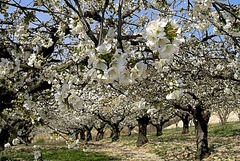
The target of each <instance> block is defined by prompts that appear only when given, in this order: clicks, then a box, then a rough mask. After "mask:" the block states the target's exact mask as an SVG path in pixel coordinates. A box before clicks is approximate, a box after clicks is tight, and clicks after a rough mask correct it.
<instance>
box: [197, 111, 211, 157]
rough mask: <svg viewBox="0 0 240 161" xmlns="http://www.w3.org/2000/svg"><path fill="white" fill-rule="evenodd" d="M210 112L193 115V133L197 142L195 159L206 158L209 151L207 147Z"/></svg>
mask: <svg viewBox="0 0 240 161" xmlns="http://www.w3.org/2000/svg"><path fill="white" fill-rule="evenodd" d="M209 118H210V112H205V113H204V112H201V113H196V117H195V122H194V123H195V135H196V143H197V153H196V160H198V161H200V160H202V159H204V158H207V157H208V156H209V155H210V154H211V152H210V150H209V148H208V121H209Z"/></svg>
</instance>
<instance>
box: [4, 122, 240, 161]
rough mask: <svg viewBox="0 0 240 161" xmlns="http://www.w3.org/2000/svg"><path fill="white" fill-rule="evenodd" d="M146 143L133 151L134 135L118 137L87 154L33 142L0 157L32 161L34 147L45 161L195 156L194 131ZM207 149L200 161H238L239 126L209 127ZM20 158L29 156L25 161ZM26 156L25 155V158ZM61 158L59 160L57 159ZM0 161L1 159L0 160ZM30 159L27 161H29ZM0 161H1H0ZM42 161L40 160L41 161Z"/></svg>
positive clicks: (167, 160) (172, 160) (170, 132)
mask: <svg viewBox="0 0 240 161" xmlns="http://www.w3.org/2000/svg"><path fill="white" fill-rule="evenodd" d="M148 139H149V143H147V144H146V145H144V146H142V147H139V148H138V147H136V140H137V133H134V134H133V135H132V136H130V137H129V136H127V135H126V134H125V135H123V134H122V135H121V138H120V140H119V141H117V142H111V139H110V138H109V136H106V137H105V138H104V139H103V140H102V141H98V142H96V141H91V142H88V144H89V146H90V150H89V151H88V152H82V150H81V149H80V150H68V149H67V146H66V144H65V143H64V142H61V141H59V142H51V143H50V142H48V141H47V140H41V139H39V140H37V141H36V142H35V143H34V144H31V145H29V146H24V145H18V146H15V147H12V148H11V149H7V150H6V151H5V152H4V153H0V155H2V156H5V158H8V157H9V158H10V159H9V160H11V157H12V158H13V159H12V160H33V159H32V158H33V151H34V148H33V146H34V145H40V147H41V148H40V149H39V150H40V151H41V152H42V154H43V156H44V158H45V160H84V161H85V160H101V161H103V160H124V161H127V160H129V161H130V160H131V161H140V160H141V161H144V160H146V161H161V160H162V161H179V160H181V161H182V160H183V161H185V160H186V161H188V160H189V161H190V160H194V155H195V152H196V144H195V136H194V128H193V127H191V129H190V133H189V134H187V135H183V134H181V131H180V128H179V131H176V130H175V129H166V130H164V131H163V135H162V136H159V137H157V136H155V133H154V132H151V133H149V134H148ZM209 147H210V149H211V153H212V154H211V155H210V157H209V158H207V159H205V160H204V161H213V160H214V161H240V122H232V123H227V124H226V125H224V126H223V125H220V124H211V125H209ZM13 153H15V154H14V155H17V154H20V153H21V155H22V156H24V155H29V156H28V157H25V159H24V157H22V159H20V158H21V157H20V156H21V155H18V156H16V157H15V158H14V157H13V156H14V155H13ZM28 153H29V154H28ZM59 156H61V157H59ZM0 158H1V157H0ZM30 158H31V159H30ZM0 160H1V159H0ZM43 160H44V159H43Z"/></svg>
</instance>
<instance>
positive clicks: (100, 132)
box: [96, 128, 104, 141]
mask: <svg viewBox="0 0 240 161" xmlns="http://www.w3.org/2000/svg"><path fill="white" fill-rule="evenodd" d="M103 130H104V128H102V129H97V131H98V132H97V136H96V141H100V140H102V139H103V136H104V131H103Z"/></svg>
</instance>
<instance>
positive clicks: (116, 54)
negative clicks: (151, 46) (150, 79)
mask: <svg viewBox="0 0 240 161" xmlns="http://www.w3.org/2000/svg"><path fill="white" fill-rule="evenodd" d="M108 35H112V36H108ZM113 36H114V32H113V31H112V30H109V32H108V34H107V37H110V38H111V39H112V38H113ZM129 61H130V60H129V55H128V54H127V53H124V52H122V51H121V50H120V49H116V46H115V45H113V44H110V43H107V42H106V41H105V42H104V43H102V44H101V45H100V46H98V47H97V48H96V52H94V51H92V52H90V53H89V60H88V67H89V68H91V69H90V70H89V71H88V75H89V76H91V78H93V79H96V80H102V81H104V82H106V83H110V82H113V81H115V80H116V81H118V82H119V83H120V84H125V85H126V84H131V83H134V82H135V80H136V79H139V80H141V79H142V78H146V69H147V65H146V64H145V63H144V62H143V61H139V62H133V63H129Z"/></svg>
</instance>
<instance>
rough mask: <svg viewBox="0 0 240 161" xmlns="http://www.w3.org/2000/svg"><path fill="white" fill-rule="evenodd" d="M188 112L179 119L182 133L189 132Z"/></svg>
mask: <svg viewBox="0 0 240 161" xmlns="http://www.w3.org/2000/svg"><path fill="white" fill-rule="evenodd" d="M189 116H190V115H189V114H187V115H185V117H182V118H181V120H182V122H183V129H182V134H188V133H189V121H190V120H189Z"/></svg>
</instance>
